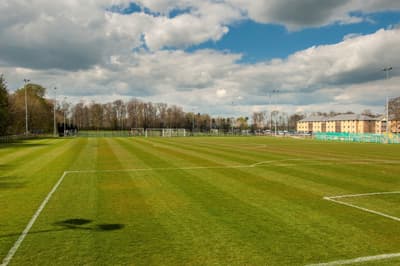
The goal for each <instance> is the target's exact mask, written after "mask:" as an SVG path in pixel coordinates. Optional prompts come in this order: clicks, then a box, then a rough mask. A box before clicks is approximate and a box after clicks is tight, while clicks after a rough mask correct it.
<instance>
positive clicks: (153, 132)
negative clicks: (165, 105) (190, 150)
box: [144, 128, 186, 137]
mask: <svg viewBox="0 0 400 266" xmlns="http://www.w3.org/2000/svg"><path fill="white" fill-rule="evenodd" d="M144 136H145V137H186V129H184V128H147V129H146V130H145V131H144Z"/></svg>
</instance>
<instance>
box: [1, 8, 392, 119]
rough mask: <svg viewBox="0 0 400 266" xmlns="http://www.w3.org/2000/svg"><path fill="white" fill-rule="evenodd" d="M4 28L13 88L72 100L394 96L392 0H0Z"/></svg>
mask: <svg viewBox="0 0 400 266" xmlns="http://www.w3.org/2000/svg"><path fill="white" fill-rule="evenodd" d="M0 36H1V39H0V73H3V74H4V76H5V78H6V80H7V81H8V84H9V89H10V90H15V89H17V88H19V87H21V86H22V85H23V79H25V78H28V79H30V80H32V81H33V82H34V83H38V84H42V85H44V86H45V87H47V88H53V87H55V86H56V87H57V88H58V95H59V97H62V98H63V97H64V96H67V97H68V100H69V101H74V102H77V101H79V100H85V101H91V100H96V101H102V102H104V101H111V100H115V99H118V98H121V99H130V98H132V97H136V98H139V99H142V100H145V101H153V102H166V103H169V104H178V105H181V106H183V107H184V109H185V110H186V111H192V110H195V111H196V112H208V113H211V114H214V115H217V114H220V115H239V114H243V115H250V114H251V112H253V111H260V110H270V109H271V108H272V107H276V108H279V109H280V110H284V111H286V112H289V113H292V112H298V111H301V112H308V113H309V112H313V111H330V110H335V111H347V110H353V111H355V112H360V111H362V110H364V109H371V110H372V111H374V112H383V105H384V102H385V97H386V96H399V95H400V1H398V0H335V1H321V0H296V1H295V0H268V1H264V0H202V1H199V0H136V1H130V0H108V1H107V0H86V1H81V0H63V1H53V0H2V1H0ZM386 66H391V67H393V70H392V71H390V75H389V79H388V80H385V72H384V71H382V69H383V68H385V67H386ZM274 91H275V93H274ZM276 91H278V92H276ZM53 96H54V92H53V91H52V90H50V91H49V94H48V97H53ZM60 99H61V98H60Z"/></svg>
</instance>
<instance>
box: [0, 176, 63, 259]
mask: <svg viewBox="0 0 400 266" xmlns="http://www.w3.org/2000/svg"><path fill="white" fill-rule="evenodd" d="M67 174H68V171H66V172H64V173H63V174H62V176H61V177H60V179H58V181H57V183H56V184H55V185H54V187H53V189H52V190H51V191H50V192H49V194H47V196H46V198H45V199H44V200H43V202H42V204H40V206H39V208H38V209H37V211H36V212H35V214H34V215H33V216H32V218H31V220H30V221H29V223H28V225H27V226H26V227H25V229H24V231H22V233H21V235H20V236H19V238H18V239H17V241H15V243H14V245H13V246H12V248H11V249H10V250H9V251H8V254H7V256H6V257H5V258H4V259H3V262H2V263H1V266H6V265H8V263H10V261H11V259H12V258H13V257H14V255H15V253H16V252H17V250H18V248H19V246H20V245H21V243H22V241H24V239H25V237H26V235H27V234H28V233H29V230H31V228H32V226H33V224H34V223H35V221H36V219H37V218H38V217H39V215H40V213H41V212H42V211H43V209H44V207H46V205H47V202H49V200H50V198H51V196H53V194H54V192H56V190H57V188H58V187H59V186H60V184H61V182H62V181H63V179H64V177H65V176H66V175H67Z"/></svg>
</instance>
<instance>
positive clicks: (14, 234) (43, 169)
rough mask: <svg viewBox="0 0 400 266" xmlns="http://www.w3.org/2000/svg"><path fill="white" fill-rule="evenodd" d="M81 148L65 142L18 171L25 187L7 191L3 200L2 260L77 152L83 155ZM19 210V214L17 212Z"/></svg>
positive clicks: (1, 205)
mask: <svg viewBox="0 0 400 266" xmlns="http://www.w3.org/2000/svg"><path fill="white" fill-rule="evenodd" d="M61 142H62V143H63V142H64V141H61ZM80 147H81V143H80V142H72V141H68V142H66V143H63V145H62V146H59V145H56V146H55V147H53V148H54V149H53V150H46V152H44V153H43V154H41V155H39V157H37V158H35V159H34V160H33V161H34V162H35V163H28V164H25V165H22V166H21V167H20V168H19V169H18V174H19V175H20V176H21V177H22V178H23V180H25V181H24V185H23V186H21V187H19V188H17V189H13V190H5V191H3V192H2V201H0V208H1V209H2V215H1V216H0V224H3V225H4V226H2V227H0V235H2V236H3V237H0V247H1V251H0V255H3V254H4V255H3V256H2V257H4V256H5V254H6V253H7V252H8V249H9V248H11V246H12V244H13V243H14V242H15V240H16V239H17V238H18V236H19V234H20V233H21V232H22V230H23V229H24V228H25V226H26V224H27V223H28V221H29V220H30V218H31V217H32V215H33V214H34V213H35V212H36V209H37V208H38V206H39V205H40V204H41V202H42V201H43V199H44V198H45V196H46V195H47V193H48V192H49V191H50V189H51V188H52V186H53V185H54V184H55V182H56V181H57V180H58V178H59V177H60V176H61V174H62V173H63V172H64V170H65V168H66V167H67V165H68V164H69V163H70V162H71V160H73V158H74V155H75V153H76V152H79V150H80ZM35 155H38V154H35ZM49 165H52V166H53V167H49ZM14 182H15V181H14ZM10 203H12V204H10ZM16 209H17V210H18V212H15V211H16ZM5 232H8V234H6V233H5Z"/></svg>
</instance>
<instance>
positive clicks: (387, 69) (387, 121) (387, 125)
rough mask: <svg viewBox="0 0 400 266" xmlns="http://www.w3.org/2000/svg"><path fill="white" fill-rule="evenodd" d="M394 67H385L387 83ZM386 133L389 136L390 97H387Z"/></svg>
mask: <svg viewBox="0 0 400 266" xmlns="http://www.w3.org/2000/svg"><path fill="white" fill-rule="evenodd" d="M392 69H393V67H385V68H384V69H383V71H385V73H386V81H387V80H388V79H389V71H390V70H392ZM386 133H387V134H389V96H387V97H386Z"/></svg>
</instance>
